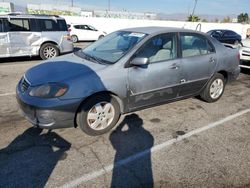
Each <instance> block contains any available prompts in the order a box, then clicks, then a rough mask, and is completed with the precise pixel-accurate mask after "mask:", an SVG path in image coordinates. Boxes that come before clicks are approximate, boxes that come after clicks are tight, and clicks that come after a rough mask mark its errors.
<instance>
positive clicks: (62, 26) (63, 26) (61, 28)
mask: <svg viewBox="0 0 250 188" xmlns="http://www.w3.org/2000/svg"><path fill="white" fill-rule="evenodd" d="M57 24H58V27H59V31H67V30H68V28H67V24H66V22H65V20H57Z"/></svg>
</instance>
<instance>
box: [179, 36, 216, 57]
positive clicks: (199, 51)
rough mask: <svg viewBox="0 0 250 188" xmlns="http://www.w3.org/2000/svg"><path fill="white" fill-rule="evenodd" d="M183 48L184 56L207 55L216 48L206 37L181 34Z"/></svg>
mask: <svg viewBox="0 0 250 188" xmlns="http://www.w3.org/2000/svg"><path fill="white" fill-rule="evenodd" d="M181 49H182V57H192V56H198V55H206V54H210V53H213V52H214V48H213V47H212V45H211V44H210V43H209V42H208V40H207V39H206V38H205V37H203V36H199V35H192V34H182V35H181Z"/></svg>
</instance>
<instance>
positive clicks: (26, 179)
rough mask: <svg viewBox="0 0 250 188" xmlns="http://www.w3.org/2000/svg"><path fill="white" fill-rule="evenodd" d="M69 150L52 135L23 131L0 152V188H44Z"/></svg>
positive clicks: (68, 144)
mask: <svg viewBox="0 0 250 188" xmlns="http://www.w3.org/2000/svg"><path fill="white" fill-rule="evenodd" d="M70 147H71V144H70V143H69V142H67V141H66V140H64V139H63V138H62V137H60V136H59V135H58V134H56V133H54V132H50V131H48V132H47V133H42V130H41V129H39V128H35V127H32V128H29V129H27V130H26V131H25V132H24V133H22V134H21V135H19V136H18V137H16V138H15V139H14V140H13V141H12V142H11V143H10V144H9V145H8V146H7V147H6V148H4V149H1V150H0V169H1V170H0V177H1V178H0V185H1V186H0V187H44V186H45V185H46V183H47V181H48V179H49V177H50V175H51V173H52V171H53V169H54V168H55V166H56V164H57V162H58V161H59V160H63V159H64V158H66V156H67V154H66V151H68V150H69V149H70Z"/></svg>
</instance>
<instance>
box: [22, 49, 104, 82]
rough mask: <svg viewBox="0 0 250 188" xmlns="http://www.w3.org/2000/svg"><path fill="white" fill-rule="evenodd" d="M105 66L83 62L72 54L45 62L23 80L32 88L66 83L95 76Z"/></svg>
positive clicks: (28, 73)
mask: <svg viewBox="0 0 250 188" xmlns="http://www.w3.org/2000/svg"><path fill="white" fill-rule="evenodd" d="M107 66H108V65H103V64H98V63H94V62H91V61H88V60H85V59H83V58H81V57H78V56H77V55H75V54H74V53H72V54H68V55H64V56H61V57H57V58H54V59H52V60H47V61H45V62H43V63H41V64H39V65H36V66H34V67H32V68H31V69H29V70H28V71H27V72H26V73H25V78H26V79H27V80H28V81H29V82H30V84H31V85H32V86H36V85H41V84H46V83H53V82H66V81H68V80H70V79H73V78H76V77H79V76H84V75H86V74H90V73H94V74H97V71H99V70H102V69H104V68H105V67H107Z"/></svg>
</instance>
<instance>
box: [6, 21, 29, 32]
mask: <svg viewBox="0 0 250 188" xmlns="http://www.w3.org/2000/svg"><path fill="white" fill-rule="evenodd" d="M9 31H30V23H29V20H28V19H10V20H9Z"/></svg>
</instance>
